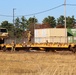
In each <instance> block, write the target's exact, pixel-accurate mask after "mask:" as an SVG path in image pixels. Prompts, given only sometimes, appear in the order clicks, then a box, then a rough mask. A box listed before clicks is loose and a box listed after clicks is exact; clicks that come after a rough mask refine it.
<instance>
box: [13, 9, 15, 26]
mask: <svg viewBox="0 0 76 75" xmlns="http://www.w3.org/2000/svg"><path fill="white" fill-rule="evenodd" d="M14 11H15V8H13V25H14V26H15V24H14V17H15V14H14Z"/></svg>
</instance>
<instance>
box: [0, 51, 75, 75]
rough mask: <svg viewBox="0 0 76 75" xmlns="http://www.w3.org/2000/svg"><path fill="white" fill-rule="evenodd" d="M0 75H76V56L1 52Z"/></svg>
mask: <svg viewBox="0 0 76 75" xmlns="http://www.w3.org/2000/svg"><path fill="white" fill-rule="evenodd" d="M0 75H76V54H72V53H71V54H65V55H64V54H62V53H61V54H60V53H58V54H57V53H51V52H50V53H27V52H25V53H19V52H17V53H11V52H0Z"/></svg>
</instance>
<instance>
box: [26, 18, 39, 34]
mask: <svg viewBox="0 0 76 75" xmlns="http://www.w3.org/2000/svg"><path fill="white" fill-rule="evenodd" d="M37 22H38V20H37V19H36V18H35V17H30V18H29V19H28V21H27V23H28V30H29V31H31V34H32V35H34V28H35V25H36V23H37Z"/></svg>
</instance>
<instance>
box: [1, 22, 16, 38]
mask: <svg viewBox="0 0 76 75" xmlns="http://www.w3.org/2000/svg"><path fill="white" fill-rule="evenodd" d="M1 27H2V28H6V29H7V30H8V33H9V37H13V34H14V28H15V27H14V26H13V24H12V23H8V21H3V22H2V23H1Z"/></svg>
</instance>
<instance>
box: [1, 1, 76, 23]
mask: <svg viewBox="0 0 76 75" xmlns="http://www.w3.org/2000/svg"><path fill="white" fill-rule="evenodd" d="M66 3H67V4H76V0H66ZM62 4H64V0H0V23H1V22H2V21H5V20H7V21H9V22H12V19H13V17H12V15H13V8H15V10H14V13H15V16H18V17H21V16H25V17H26V18H27V19H28V18H29V17H33V16H34V13H37V14H35V17H36V18H37V19H38V22H39V23H41V22H42V20H43V19H44V18H45V17H47V16H54V17H55V18H58V17H59V16H60V15H64V5H62ZM60 5H61V6H60ZM58 6H59V7H58ZM55 7H57V8H55ZM54 8H55V9H54ZM49 9H50V10H49ZM47 10H49V11H47ZM43 11H44V13H40V12H43ZM45 11H46V12H45ZM38 13H39V14H38ZM29 14H33V15H30V16H27V15H29ZM72 15H74V16H75V18H76V5H75V6H73V5H67V8H66V16H72ZM9 16H10V17H9ZM15 18H16V17H15Z"/></svg>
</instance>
